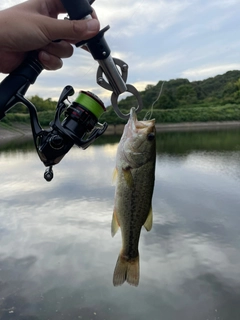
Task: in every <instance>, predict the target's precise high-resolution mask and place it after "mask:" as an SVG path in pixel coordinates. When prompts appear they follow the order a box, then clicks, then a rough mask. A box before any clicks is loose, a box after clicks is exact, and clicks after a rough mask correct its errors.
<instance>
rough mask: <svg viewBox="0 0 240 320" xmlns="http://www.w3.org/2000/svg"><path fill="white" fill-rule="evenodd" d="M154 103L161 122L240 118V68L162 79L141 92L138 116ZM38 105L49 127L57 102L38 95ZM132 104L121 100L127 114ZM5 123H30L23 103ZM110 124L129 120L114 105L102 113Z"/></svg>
mask: <svg viewBox="0 0 240 320" xmlns="http://www.w3.org/2000/svg"><path fill="white" fill-rule="evenodd" d="M163 82H164V85H163V90H162V94H161V96H160V98H159V99H158V101H157V102H156V103H155V104H154V108H153V113H152V117H153V118H155V119H156V122H158V123H176V122H194V121H226V120H227V121H231V120H240V71H238V70H234V71H228V72H226V73H225V74H223V75H218V76H216V77H212V78H208V79H206V80H202V81H189V80H188V79H172V80H169V81H163V80H160V81H159V82H158V83H157V84H156V85H150V84H149V85H147V86H146V88H145V90H144V91H141V92H140V94H141V97H142V100H143V106H144V108H143V110H142V111H141V112H140V114H139V115H138V119H141V120H143V119H144V117H145V116H146V114H147V113H148V111H149V110H150V109H151V106H152V104H153V102H154V101H155V100H156V99H157V97H158V96H159V92H160V90H161V87H162V84H163ZM30 100H31V101H32V103H33V104H34V105H35V106H36V108H37V111H38V116H39V120H40V122H41V124H43V125H46V126H48V125H49V122H50V121H52V120H53V118H54V114H55V108H56V102H55V101H52V100H51V98H49V99H45V100H44V99H42V98H40V97H39V96H33V97H32V98H30ZM131 107H137V101H136V98H135V97H133V96H129V97H127V98H125V99H122V100H121V101H119V108H120V109H121V110H122V112H124V113H128V112H129V110H130V109H131ZM2 121H3V122H6V123H11V122H27V123H29V121H30V119H29V115H28V109H27V108H26V107H25V106H23V105H22V104H18V105H16V106H14V108H12V109H11V110H10V112H9V113H8V115H7V117H5V118H4V119H3V120H2ZM103 121H106V122H108V123H109V124H119V123H126V121H125V120H122V119H120V118H118V117H117V115H116V114H115V112H114V111H113V109H112V107H111V106H109V107H108V108H107V111H106V112H105V113H104V114H103V115H102V116H101V118H100V122H103Z"/></svg>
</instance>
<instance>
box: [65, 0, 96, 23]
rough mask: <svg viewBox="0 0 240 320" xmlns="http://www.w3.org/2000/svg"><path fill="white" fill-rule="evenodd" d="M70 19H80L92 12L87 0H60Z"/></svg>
mask: <svg viewBox="0 0 240 320" xmlns="http://www.w3.org/2000/svg"><path fill="white" fill-rule="evenodd" d="M61 2H62V4H63V6H64V8H65V9H66V11H67V13H68V15H69V17H70V19H71V20H81V19H83V18H84V17H86V16H87V15H89V14H91V13H92V11H93V10H92V7H91V6H90V3H89V1H88V0H61Z"/></svg>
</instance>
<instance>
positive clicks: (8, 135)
mask: <svg viewBox="0 0 240 320" xmlns="http://www.w3.org/2000/svg"><path fill="white" fill-rule="evenodd" d="M238 127H239V128H240V121H223V122H220V121H211V122H181V123H167V124H161V123H157V124H156V130H157V132H166V131H199V130H215V129H226V128H227V129H234V128H238ZM123 128H124V125H109V126H108V128H107V130H106V132H105V133H104V134H107V135H114V134H116V135H121V134H122V132H123ZM31 136H32V131H31V127H30V125H25V124H17V125H14V126H13V127H5V126H1V125H0V143H3V142H6V141H9V140H12V139H16V138H17V139H18V138H22V137H25V138H26V137H31Z"/></svg>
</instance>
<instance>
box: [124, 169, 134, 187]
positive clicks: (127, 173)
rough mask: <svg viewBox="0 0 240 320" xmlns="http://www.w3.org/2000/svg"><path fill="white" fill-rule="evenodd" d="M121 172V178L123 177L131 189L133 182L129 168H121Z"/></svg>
mask: <svg viewBox="0 0 240 320" xmlns="http://www.w3.org/2000/svg"><path fill="white" fill-rule="evenodd" d="M122 171H123V176H124V179H125V181H126V183H127V185H128V187H129V188H132V187H133V185H134V181H133V176H132V173H131V168H130V167H128V168H125V169H124V168H122Z"/></svg>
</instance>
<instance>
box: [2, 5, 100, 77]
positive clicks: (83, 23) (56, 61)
mask: <svg viewBox="0 0 240 320" xmlns="http://www.w3.org/2000/svg"><path fill="white" fill-rule="evenodd" d="M65 12H66V10H65V9H64V7H63V5H62V3H61V1H60V0H29V1H26V2H23V3H21V4H19V5H16V6H14V7H11V8H9V9H6V10H2V11H0V72H2V73H10V72H11V71H13V70H14V69H16V67H18V66H19V65H20V64H21V62H22V61H23V60H24V59H25V58H26V56H27V54H28V52H29V51H33V50H36V51H38V59H39V61H40V62H41V63H42V65H43V66H44V68H45V69H47V70H57V69H59V68H61V67H62V60H61V58H68V57H70V56H71V55H72V53H73V47H72V45H71V44H75V43H77V42H79V41H81V40H87V39H90V38H92V37H93V36H95V35H96V34H97V33H98V31H99V28H100V26H99V21H98V20H97V16H96V14H95V12H93V14H92V17H93V19H89V20H78V21H74V20H58V19H57V16H58V14H59V13H65ZM57 39H62V41H60V42H57V43H56V42H52V41H53V40H57Z"/></svg>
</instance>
